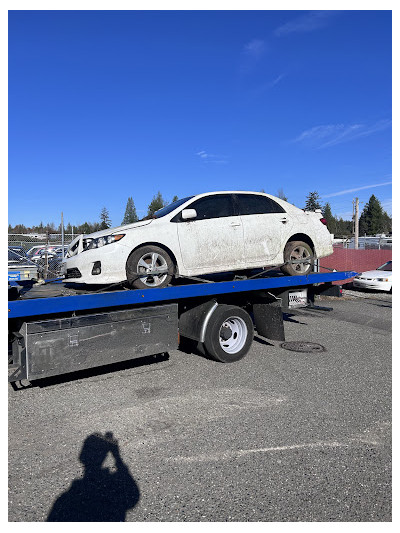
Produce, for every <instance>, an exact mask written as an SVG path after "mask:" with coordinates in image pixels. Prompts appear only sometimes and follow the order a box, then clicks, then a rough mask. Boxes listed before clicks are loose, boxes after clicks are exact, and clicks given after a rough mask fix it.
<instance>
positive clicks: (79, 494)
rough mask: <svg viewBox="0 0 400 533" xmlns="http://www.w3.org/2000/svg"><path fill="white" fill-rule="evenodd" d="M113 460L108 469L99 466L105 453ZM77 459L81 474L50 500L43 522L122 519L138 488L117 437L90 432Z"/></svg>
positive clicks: (124, 517) (138, 493)
mask: <svg viewBox="0 0 400 533" xmlns="http://www.w3.org/2000/svg"><path fill="white" fill-rule="evenodd" d="M108 453H111V455H112V456H113V458H114V461H115V467H113V468H112V469H109V468H104V467H102V465H103V463H104V461H105V459H106V457H107V454H108ZM79 460H80V461H81V463H82V464H83V466H84V475H83V477H82V478H78V479H75V480H74V481H73V482H72V484H71V486H70V488H69V489H68V490H67V491H66V492H64V493H63V494H61V496H59V497H58V498H57V500H56V501H55V502H54V504H53V507H52V509H51V511H50V513H49V515H48V517H47V522H125V519H126V513H127V511H128V510H129V509H133V507H135V505H136V504H137V503H138V501H139V498H140V492H139V488H138V486H137V484H136V482H135V480H134V479H133V477H132V476H131V474H130V472H129V468H128V467H127V466H126V465H125V463H124V462H123V461H122V459H121V455H120V451H119V447H118V441H117V440H116V439H114V437H113V434H112V433H106V434H105V435H101V434H99V433H93V434H92V435H89V437H87V438H86V440H85V442H84V443H83V446H82V450H81V453H80V456H79Z"/></svg>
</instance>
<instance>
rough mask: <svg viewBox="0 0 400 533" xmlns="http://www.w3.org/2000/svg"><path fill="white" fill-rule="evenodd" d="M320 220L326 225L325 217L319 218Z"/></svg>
mask: <svg viewBox="0 0 400 533" xmlns="http://www.w3.org/2000/svg"><path fill="white" fill-rule="evenodd" d="M320 221H321V222H322V224H325V226H326V225H327V221H326V218H320Z"/></svg>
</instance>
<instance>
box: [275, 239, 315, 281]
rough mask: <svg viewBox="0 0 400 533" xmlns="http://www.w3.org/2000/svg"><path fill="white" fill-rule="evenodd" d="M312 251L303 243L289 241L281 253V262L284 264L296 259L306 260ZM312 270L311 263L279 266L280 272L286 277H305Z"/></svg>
mask: <svg viewBox="0 0 400 533" xmlns="http://www.w3.org/2000/svg"><path fill="white" fill-rule="evenodd" d="M312 255H313V251H312V249H311V247H310V246H309V245H308V244H307V243H305V242H303V241H289V242H288V243H287V244H286V246H285V250H284V252H283V260H284V261H285V263H286V262H287V261H293V260H297V259H303V258H304V259H307V257H311V256H312ZM312 269H313V261H310V263H297V264H287V265H282V266H281V271H282V272H283V273H284V274H286V275H288V276H306V275H307V274H309V273H310V272H311V271H312Z"/></svg>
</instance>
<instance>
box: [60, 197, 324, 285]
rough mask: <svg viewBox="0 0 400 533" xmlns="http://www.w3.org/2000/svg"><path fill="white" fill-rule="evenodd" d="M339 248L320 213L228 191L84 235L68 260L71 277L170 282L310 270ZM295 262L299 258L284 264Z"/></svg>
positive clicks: (70, 250)
mask: <svg viewBox="0 0 400 533" xmlns="http://www.w3.org/2000/svg"><path fill="white" fill-rule="evenodd" d="M332 252H333V248H332V239H331V235H330V233H329V231H328V229H327V227H326V221H325V219H324V218H323V217H322V215H321V211H320V210H318V211H316V212H311V211H304V210H302V209H299V208H298V207H295V206H294V205H291V204H289V203H288V202H285V201H283V200H281V199H280V198H275V197H274V196H271V195H269V194H265V193H257V192H243V191H223V192H212V193H204V194H198V195H196V196H190V197H187V198H183V199H181V200H177V201H176V202H173V203H172V204H170V205H168V206H166V207H164V208H163V209H160V210H159V211H157V212H156V213H155V214H154V215H153V216H152V217H146V218H145V219H143V220H141V221H140V222H136V223H134V224H128V225H126V226H120V227H118V228H111V229H107V230H104V231H98V232H96V233H92V234H90V235H80V236H78V237H77V238H76V239H74V240H73V241H72V242H71V244H70V245H69V247H68V251H67V254H66V259H65V262H64V264H63V273H64V275H65V280H66V281H67V282H74V283H86V284H104V283H107V284H109V283H118V282H124V281H127V283H128V285H129V286H130V287H134V288H139V289H143V288H149V287H159V288H161V287H165V286H166V285H168V284H169V283H170V281H171V279H172V278H173V277H179V276H198V275H203V274H211V273H216V272H228V271H235V270H246V269H253V268H262V267H265V266H281V270H282V271H283V272H284V273H285V274H288V275H299V274H303V275H305V274H308V273H309V272H310V271H311V270H312V269H313V260H314V259H317V258H319V257H324V256H327V255H330V254H331V253H332ZM288 261H297V263H293V264H284V263H286V262H288Z"/></svg>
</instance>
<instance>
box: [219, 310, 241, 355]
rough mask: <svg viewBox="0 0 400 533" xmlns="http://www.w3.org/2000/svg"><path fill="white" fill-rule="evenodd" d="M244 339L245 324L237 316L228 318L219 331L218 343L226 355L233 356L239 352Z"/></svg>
mask: <svg viewBox="0 0 400 533" xmlns="http://www.w3.org/2000/svg"><path fill="white" fill-rule="evenodd" d="M246 339H247V326H246V323H245V321H244V320H243V319H242V318H240V317H238V316H232V317H230V318H228V319H227V320H226V321H225V322H224V323H223V324H222V326H221V328H220V330H219V343H220V346H221V348H222V349H223V350H224V352H226V353H229V354H235V353H238V352H240V350H241V349H242V348H243V346H244V345H245V342H246Z"/></svg>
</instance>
